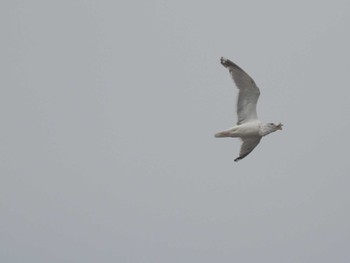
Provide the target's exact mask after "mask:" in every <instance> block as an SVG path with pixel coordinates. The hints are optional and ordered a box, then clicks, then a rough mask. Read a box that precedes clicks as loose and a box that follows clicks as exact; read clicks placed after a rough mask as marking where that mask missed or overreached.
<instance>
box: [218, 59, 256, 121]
mask: <svg viewBox="0 0 350 263" xmlns="http://www.w3.org/2000/svg"><path fill="white" fill-rule="evenodd" d="M220 62H221V64H222V65H223V66H224V67H225V68H228V70H229V71H230V74H231V76H232V78H233V80H234V82H235V83H236V86H237V88H238V89H239V94H238V100H237V115H238V121H237V124H238V125H239V124H242V123H245V122H249V121H252V120H257V119H258V115H257V113H256V103H257V102H258V99H259V96H260V90H259V88H258V87H257V86H256V84H255V82H254V80H253V79H252V78H251V77H250V76H249V75H248V74H247V73H245V72H244V70H243V69H241V68H240V67H239V66H237V65H236V64H235V63H233V62H232V61H231V60H229V59H226V58H223V57H222V58H221V60H220Z"/></svg>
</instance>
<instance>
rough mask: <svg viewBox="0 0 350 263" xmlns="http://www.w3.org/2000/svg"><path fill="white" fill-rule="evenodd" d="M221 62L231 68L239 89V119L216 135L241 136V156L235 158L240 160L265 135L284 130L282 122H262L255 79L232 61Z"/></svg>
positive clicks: (258, 91)
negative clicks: (258, 111) (258, 112)
mask: <svg viewBox="0 0 350 263" xmlns="http://www.w3.org/2000/svg"><path fill="white" fill-rule="evenodd" d="M220 62H221V64H222V65H223V66H224V67H225V68H227V69H228V70H229V72H230V74H231V76H232V79H233V81H234V82H235V84H236V86H237V88H238V89H239V93H238V100H237V117H238V121H237V125H236V126H233V127H231V128H229V129H227V130H225V131H222V132H218V133H216V134H215V137H218V138H223V137H239V138H241V139H242V146H241V150H240V153H239V156H238V157H237V158H236V159H235V161H238V160H241V159H243V158H244V157H246V156H247V155H248V154H249V153H251V152H252V151H253V149H254V148H255V147H256V146H257V145H258V144H259V142H260V140H261V138H262V137H263V136H265V135H267V134H269V133H271V132H275V131H277V130H282V124H281V123H280V124H278V125H276V124H273V123H266V124H263V123H261V122H260V121H259V120H258V115H257V113H256V104H257V102H258V99H259V96H260V90H259V88H258V86H257V85H256V84H255V82H254V80H253V79H252V78H251V77H250V76H249V75H248V74H247V73H246V72H244V70H243V69H241V68H240V67H239V66H237V65H236V64H235V63H233V62H232V61H230V60H228V59H225V58H221V60H220Z"/></svg>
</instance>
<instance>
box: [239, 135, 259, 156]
mask: <svg viewBox="0 0 350 263" xmlns="http://www.w3.org/2000/svg"><path fill="white" fill-rule="evenodd" d="M261 138H262V137H260V136H259V137H249V138H242V141H243V143H242V146H241V151H240V152H239V156H238V157H237V158H236V159H235V162H237V161H239V160H242V159H243V158H244V157H246V156H247V155H248V154H250V153H251V152H252V151H253V150H254V148H255V147H256V146H257V145H258V144H259V142H260V140H261Z"/></svg>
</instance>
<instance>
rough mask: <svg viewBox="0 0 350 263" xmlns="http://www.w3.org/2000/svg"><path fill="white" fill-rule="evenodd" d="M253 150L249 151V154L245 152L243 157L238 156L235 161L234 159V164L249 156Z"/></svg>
mask: <svg viewBox="0 0 350 263" xmlns="http://www.w3.org/2000/svg"><path fill="white" fill-rule="evenodd" d="M252 151H253V150H251V151H250V152H247V153H245V154H243V155H240V156H238V157H237V158H236V159H235V162H237V161H239V160H242V159H243V158H244V157H246V156H247V155H248V154H250V153H251V152H252Z"/></svg>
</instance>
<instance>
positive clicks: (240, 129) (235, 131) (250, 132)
mask: <svg viewBox="0 0 350 263" xmlns="http://www.w3.org/2000/svg"><path fill="white" fill-rule="evenodd" d="M260 127H261V122H260V121H251V122H247V123H243V124H240V125H235V126H233V127H231V128H229V129H227V130H225V131H222V132H219V133H217V134H215V137H217V138H220V137H240V138H243V137H256V136H261V134H260Z"/></svg>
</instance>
